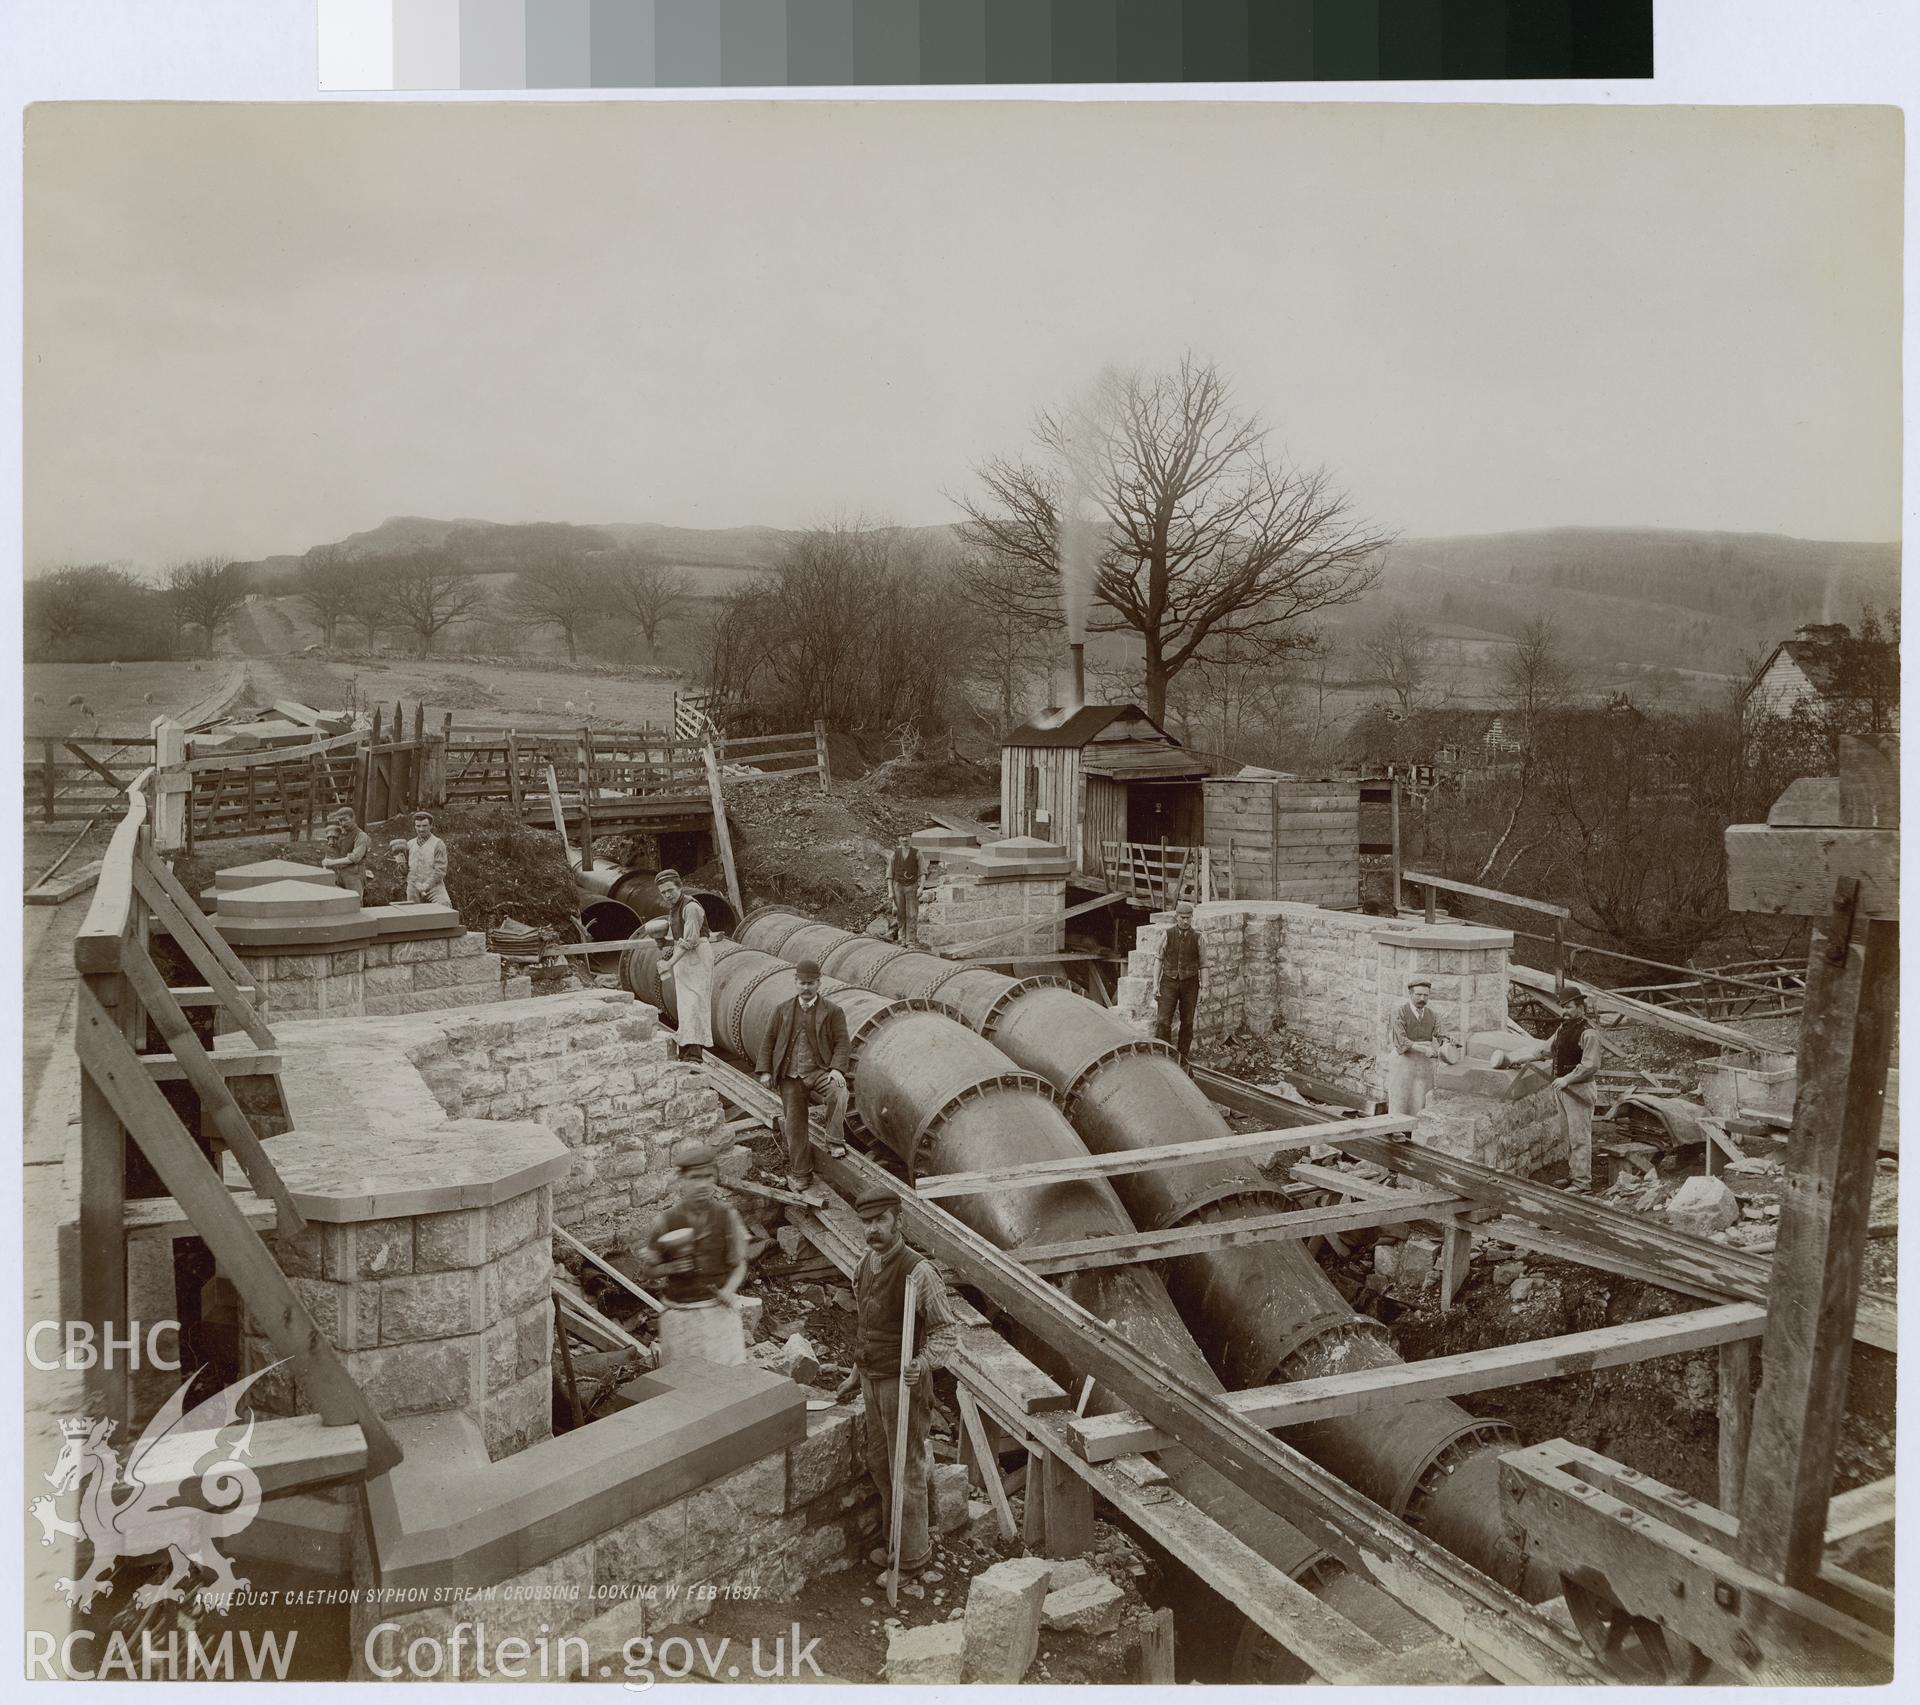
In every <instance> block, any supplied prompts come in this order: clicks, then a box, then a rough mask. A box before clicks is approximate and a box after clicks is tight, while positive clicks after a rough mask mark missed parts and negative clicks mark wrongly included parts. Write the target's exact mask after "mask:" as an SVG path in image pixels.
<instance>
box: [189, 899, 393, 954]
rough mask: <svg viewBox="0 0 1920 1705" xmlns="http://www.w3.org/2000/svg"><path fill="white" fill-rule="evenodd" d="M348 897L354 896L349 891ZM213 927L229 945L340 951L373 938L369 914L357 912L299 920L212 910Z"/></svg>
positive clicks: (251, 947)
mask: <svg viewBox="0 0 1920 1705" xmlns="http://www.w3.org/2000/svg"><path fill="white" fill-rule="evenodd" d="M349 898H351V896H350V895H349ZM213 927H214V928H215V929H217V930H218V931H219V932H220V938H221V939H222V940H223V941H225V942H226V943H227V945H228V946H229V947H244V948H248V949H273V948H282V949H286V948H292V949H295V950H298V949H300V948H303V947H314V948H326V949H328V950H330V951H333V952H340V951H342V950H343V949H345V948H348V947H358V946H361V945H363V944H364V943H366V942H369V941H372V940H373V930H372V928H371V926H370V925H369V924H368V923H367V919H366V914H365V913H363V912H354V913H353V914H352V915H350V916H348V917H342V918H319V919H313V920H304V921H296V920H292V919H287V920H278V921H277V920H275V919H272V918H229V917H224V916H222V915H221V914H220V913H219V912H215V913H214V914H213Z"/></svg>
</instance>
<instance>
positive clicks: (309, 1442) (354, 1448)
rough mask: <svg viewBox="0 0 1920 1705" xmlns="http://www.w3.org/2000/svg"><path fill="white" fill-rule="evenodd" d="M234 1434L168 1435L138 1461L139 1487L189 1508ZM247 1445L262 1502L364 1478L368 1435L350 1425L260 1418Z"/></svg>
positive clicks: (300, 1417) (249, 1431) (298, 1417)
mask: <svg viewBox="0 0 1920 1705" xmlns="http://www.w3.org/2000/svg"><path fill="white" fill-rule="evenodd" d="M233 1432H234V1429H232V1428H223V1429H216V1430H213V1431H208V1432H197V1433H168V1434H167V1435H166V1436H165V1437H164V1438H162V1439H160V1440H159V1441H158V1442H157V1443H156V1444H155V1445H154V1446H153V1447H152V1448H151V1449H150V1450H148V1451H147V1452H146V1454H144V1455H143V1456H142V1457H141V1458H140V1479H141V1482H142V1483H143V1484H144V1485H146V1486H147V1487H149V1488H150V1489H151V1490H153V1491H154V1492H161V1491H163V1490H164V1491H166V1492H168V1493H169V1495H170V1496H171V1498H172V1499H173V1500H174V1501H175V1502H176V1503H177V1504H179V1503H190V1502H191V1501H192V1500H191V1494H193V1493H194V1492H197V1491H198V1490H199V1476H200V1473H201V1471H202V1470H203V1469H204V1467H205V1464H206V1463H207V1462H208V1461H210V1460H211V1459H212V1458H213V1457H214V1456H215V1455H217V1454H220V1453H222V1452H223V1451H225V1450H227V1449H230V1448H231V1441H232V1438H233ZM246 1439H247V1455H246V1463H247V1467H248V1469H249V1470H250V1471H251V1472H252V1474H253V1476H254V1478H255V1479H257V1480H258V1481H259V1483H260V1493H261V1496H263V1497H268V1498H271V1497H274V1496H275V1495H276V1494H278V1495H284V1494H286V1493H288V1492H294V1491H298V1490H300V1489H301V1488H302V1487H308V1486H324V1485H327V1484H329V1483H330V1482H333V1481H339V1480H362V1479H365V1478H366V1474H367V1463H368V1450H367V1440H366V1435H365V1434H364V1433H362V1432H361V1430H360V1428H359V1427H358V1426H357V1425H355V1424H354V1423H352V1422H348V1423H346V1424H344V1425H341V1426H334V1427H330V1426H327V1425H326V1424H325V1423H324V1422H322V1421H321V1419H320V1417H319V1416H318V1415H295V1416H292V1417H289V1418H286V1419H278V1420H269V1419H267V1418H265V1417H261V1418H259V1419H256V1420H254V1421H253V1422H252V1423H251V1424H250V1425H249V1426H248V1427H247V1431H246Z"/></svg>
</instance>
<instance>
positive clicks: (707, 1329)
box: [645, 1137, 747, 1367]
mask: <svg viewBox="0 0 1920 1705" xmlns="http://www.w3.org/2000/svg"><path fill="white" fill-rule="evenodd" d="M673 1165H674V1170H675V1172H676V1173H677V1174H678V1175H679V1179H678V1182H679V1196H678V1200H676V1201H675V1203H674V1205H673V1206H672V1207H670V1208H669V1209H667V1211H666V1212H665V1213H663V1214H661V1215H660V1217H659V1218H658V1219H656V1220H655V1221H654V1222H653V1224H652V1225H651V1226H650V1227H649V1228H648V1230H647V1241H646V1256H645V1259H646V1263H647V1267H648V1270H649V1272H651V1273H652V1274H654V1275H656V1276H657V1277H659V1278H660V1279H662V1280H663V1281H664V1284H663V1287H662V1288H663V1289H664V1290H665V1292H666V1295H665V1297H664V1298H663V1299H662V1300H663V1301H664V1302H665V1303H666V1305H667V1306H666V1308H665V1309H664V1310H663V1311H662V1312H661V1315H660V1361H661V1364H662V1365H663V1366H670V1365H671V1364H672V1363H674V1362H680V1361H687V1360H695V1361H703V1362H715V1363H718V1364H719V1365H720V1366H721V1367H739V1366H740V1365H741V1364H742V1363H743V1362H745V1361H746V1359H747V1340H746V1330H745V1327H744V1326H743V1325H742V1323H741V1319H740V1298H739V1291H740V1286H741V1284H742V1283H743V1282H744V1280H745V1279H746V1276H747V1229H746V1227H745V1226H744V1225H742V1224H741V1223H740V1215H739V1214H738V1213H737V1212H736V1211H735V1210H734V1208H733V1206H732V1205H731V1204H730V1203H727V1202H723V1201H721V1200H720V1198H719V1197H718V1196H717V1195H716V1194H715V1193H714V1192H715V1189H716V1187H717V1185H718V1184H719V1181H720V1170H719V1167H718V1166H717V1165H716V1164H715V1163H714V1156H713V1150H712V1149H711V1148H709V1147H708V1146H707V1144H706V1143H704V1142H702V1141H701V1140H700V1139H699V1138H698V1137H683V1138H682V1139H681V1140H680V1141H679V1142H677V1143H675V1144H674V1145H673Z"/></svg>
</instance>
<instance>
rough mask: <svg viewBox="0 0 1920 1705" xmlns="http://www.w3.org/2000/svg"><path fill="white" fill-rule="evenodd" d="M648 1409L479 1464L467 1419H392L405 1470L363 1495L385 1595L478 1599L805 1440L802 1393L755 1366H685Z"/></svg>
mask: <svg viewBox="0 0 1920 1705" xmlns="http://www.w3.org/2000/svg"><path fill="white" fill-rule="evenodd" d="M634 1384H635V1385H636V1386H642V1385H644V1386H646V1387H648V1388H650V1390H651V1395H649V1396H648V1397H647V1398H646V1400H645V1401H644V1402H641V1403H637V1404H635V1405H634V1406H633V1407H632V1408H630V1409H622V1410H619V1411H618V1412H617V1413H615V1414H612V1415H608V1416H606V1417H605V1418H603V1419H601V1420H598V1421H592V1422H589V1423H588V1424H587V1425H586V1426H584V1427H578V1428H576V1429H574V1431H572V1432H570V1433H563V1434H562V1435H560V1436H559V1437H558V1438H551V1439H542V1440H540V1441H539V1442H538V1443H537V1444H532V1445H529V1446H528V1447H527V1448H526V1449H525V1450H521V1451H516V1452H515V1453H514V1454H513V1455H512V1456H507V1457H502V1458H501V1459H500V1460H499V1461H498V1462H489V1461H488V1460H487V1450H486V1443H485V1441H484V1439H483V1438H482V1437H481V1434H480V1429H479V1427H478V1426H477V1425H476V1424H475V1423H474V1421H473V1420H472V1418H471V1417H470V1416H468V1415H467V1414H466V1413H465V1412H464V1411H458V1410H456V1411H453V1412H451V1413H447V1414H442V1415H421V1416H413V1417H409V1418H406V1419H402V1420H395V1421H390V1422H389V1423H388V1425H389V1427H390V1428H391V1429H392V1431H393V1435H394V1438H395V1439H396V1440H397V1441H398V1442H399V1445H400V1448H401V1450H402V1451H403V1452H404V1453H405V1459H404V1460H403V1461H402V1462H401V1463H400V1464H399V1466H398V1467H396V1468H395V1469H394V1470H393V1471H392V1472H391V1473H390V1474H387V1475H385V1476H383V1477H382V1478H380V1479H379V1480H374V1481H370V1482H369V1483H368V1485H367V1506H368V1514H369V1516H370V1518H371V1522H372V1538H373V1546H374V1553H375V1555H376V1556H377V1557H378V1558H379V1559H380V1568H381V1576H382V1581H383V1583H384V1584H386V1585H389V1586H404V1587H426V1588H429V1589H432V1588H451V1589H454V1590H456V1591H458V1590H461V1589H465V1590H474V1589H477V1588H481V1587H488V1586H494V1585H497V1584H498V1583H499V1582H501V1581H505V1580H510V1579H512V1578H513V1577H514V1576H516V1575H520V1574H524V1573H526V1571H528V1570H529V1569H536V1568H538V1567H539V1566H540V1565H541V1564H542V1563H547V1562H551V1561H552V1560H553V1559H554V1558H555V1557H558V1556H561V1555H562V1554H564V1553H566V1552H568V1551H573V1550H576V1549H577V1548H579V1547H580V1546H582V1545H586V1544H588V1543H590V1542H591V1541H593V1540H595V1539H597V1538H599V1537H600V1536H601V1535H603V1534H607V1533H611V1532H612V1531H613V1530H614V1529H616V1528H619V1527H622V1526H624V1525H625V1524H626V1523H628V1522H631V1521H633V1520H635V1519H637V1518H638V1517H640V1516H644V1515H646V1514H647V1513H648V1512H649V1511H651V1510H657V1509H660V1508H662V1507H664V1506H665V1505H668V1504H672V1503H675V1502H677V1501H678V1500H680V1499H682V1498H684V1497H686V1496H687V1495H688V1494H689V1493H692V1492H697V1491H698V1490H699V1489H700V1488H701V1487H702V1486H707V1485H711V1484H712V1483H713V1482H714V1481H716V1480H722V1479H725V1478H726V1477H727V1476H728V1475H729V1474H733V1473H735V1472H737V1471H738V1470H739V1469H742V1468H745V1467H747V1466H748V1465H749V1464H751V1463H755V1462H758V1461H760V1460H762V1459H763V1458H765V1457H768V1456H771V1455H773V1454H774V1453H775V1452H778V1451H784V1450H785V1449H786V1448H787V1447H788V1446H789V1445H796V1444H800V1443H802V1442H804V1440H805V1439H806V1436H807V1394H806V1392H805V1390H804V1389H803V1388H802V1387H800V1386H798V1385H795V1384H794V1383H793V1381H792V1380H790V1379H787V1378H786V1377H785V1376H784V1375H780V1374H773V1373H768V1372H766V1371H765V1370H764V1369H761V1368H755V1367H730V1368H723V1367H715V1366H713V1365H712V1364H710V1363H706V1362H684V1363H681V1364H680V1365H678V1366H675V1367H666V1368H661V1369H660V1370H658V1371H657V1372H655V1373H651V1374H648V1375H646V1376H644V1378H643V1379H642V1380H638V1381H635V1382H634Z"/></svg>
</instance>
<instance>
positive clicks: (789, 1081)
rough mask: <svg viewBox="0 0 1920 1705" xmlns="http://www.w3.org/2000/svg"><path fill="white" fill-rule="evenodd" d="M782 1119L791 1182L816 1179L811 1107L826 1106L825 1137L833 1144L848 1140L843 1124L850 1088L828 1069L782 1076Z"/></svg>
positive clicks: (822, 1126) (788, 1175) (803, 1183)
mask: <svg viewBox="0 0 1920 1705" xmlns="http://www.w3.org/2000/svg"><path fill="white" fill-rule="evenodd" d="M780 1106H781V1113H782V1121H781V1122H782V1123H783V1124H784V1125H785V1126H786V1135H787V1178H788V1181H789V1182H790V1183H794V1184H801V1185H807V1184H811V1183H812V1182H813V1136H812V1133H811V1132H810V1131H809V1130H808V1129H807V1115H808V1111H809V1109H810V1108H813V1107H823V1108H825V1109H826V1117H825V1118H824V1119H823V1120H822V1121H821V1131H820V1136H821V1140H822V1141H823V1142H825V1143H826V1144H827V1146H828V1147H829V1148H831V1147H832V1146H833V1145H834V1144H836V1143H839V1142H841V1141H843V1140H844V1133H843V1129H842V1127H843V1126H844V1125H845V1123H846V1118H847V1092H846V1090H845V1089H844V1088H843V1087H842V1086H841V1085H839V1084H837V1083H835V1082H834V1081H833V1080H832V1079H831V1078H829V1077H828V1076H827V1074H826V1073H825V1072H822V1071H815V1072H808V1073H807V1075H806V1076H805V1077H784V1078H782V1079H781V1080H780Z"/></svg>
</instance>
